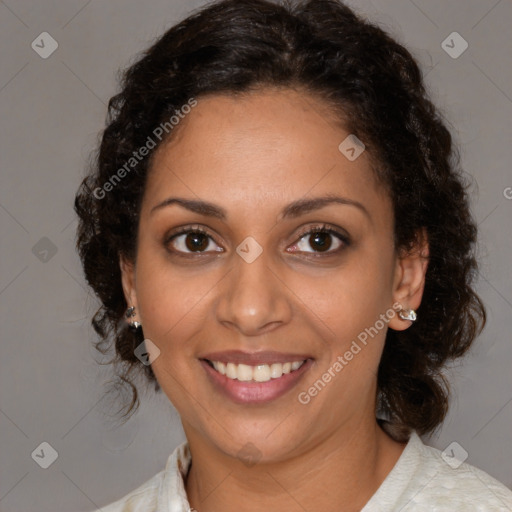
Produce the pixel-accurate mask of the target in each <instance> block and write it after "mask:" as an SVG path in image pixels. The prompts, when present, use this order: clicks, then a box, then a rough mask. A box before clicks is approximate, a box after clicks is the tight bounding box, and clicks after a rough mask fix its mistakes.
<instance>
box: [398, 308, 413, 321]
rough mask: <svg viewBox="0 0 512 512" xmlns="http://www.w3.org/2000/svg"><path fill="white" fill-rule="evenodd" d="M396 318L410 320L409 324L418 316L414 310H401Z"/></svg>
mask: <svg viewBox="0 0 512 512" xmlns="http://www.w3.org/2000/svg"><path fill="white" fill-rule="evenodd" d="M398 316H399V317H400V318H401V319H402V320H410V321H411V322H414V321H415V320H416V319H417V318H418V315H417V314H416V311H414V309H401V310H400V311H399V312H398Z"/></svg>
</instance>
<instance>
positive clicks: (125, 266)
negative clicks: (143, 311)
mask: <svg viewBox="0 0 512 512" xmlns="http://www.w3.org/2000/svg"><path fill="white" fill-rule="evenodd" d="M119 267H120V268H121V283H122V285H123V292H124V298H125V300H126V303H127V304H128V307H130V306H135V317H132V318H130V319H127V322H130V321H132V320H135V319H137V316H138V315H137V294H136V291H135V265H134V264H133V263H132V262H130V261H128V260H127V259H126V258H125V257H124V256H119ZM139 321H140V320H139Z"/></svg>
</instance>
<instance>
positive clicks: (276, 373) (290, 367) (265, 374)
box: [208, 360, 306, 382]
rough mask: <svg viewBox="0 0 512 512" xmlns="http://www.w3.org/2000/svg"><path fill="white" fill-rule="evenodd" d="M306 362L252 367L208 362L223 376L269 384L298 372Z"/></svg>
mask: <svg viewBox="0 0 512 512" xmlns="http://www.w3.org/2000/svg"><path fill="white" fill-rule="evenodd" d="M305 362H306V360H304V361H293V362H287V363H272V364H258V365H256V366H250V365H247V364H235V363H223V362H222V361H208V363H210V365H211V366H212V367H213V368H214V369H215V370H216V371H217V372H219V373H220V374H221V375H225V376H226V377H227V378H228V379H232V380H239V381H242V382H250V381H253V382H268V381H269V380H271V379H279V378H281V377H282V376H283V375H286V374H288V373H291V372H294V371H296V370H298V369H299V368H300V367H301V366H302V365H303V364H304V363H305Z"/></svg>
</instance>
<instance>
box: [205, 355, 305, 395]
mask: <svg viewBox="0 0 512 512" xmlns="http://www.w3.org/2000/svg"><path fill="white" fill-rule="evenodd" d="M200 362H201V364H202V365H203V368H204V369H205V371H206V375H208V377H209V379H210V381H211V382H212V383H213V385H214V386H215V387H216V388H217V389H218V390H220V391H221V392H222V393H223V394H224V395H226V396H227V397H228V398H230V399H231V400H232V401H233V402H235V403H238V404H262V403H266V402H270V401H272V400H275V399H276V398H279V397H281V396H283V395H284V394H285V393H287V392H288V391H290V390H291V389H292V388H293V387H294V386H295V385H296V384H297V383H298V382H299V380H300V379H301V377H302V375H304V373H305V372H307V371H308V369H309V368H310V366H311V365H312V364H313V361H312V360H311V359H307V360H306V362H305V363H303V365H302V366H301V367H300V368H299V369H298V370H294V371H293V372H290V373H286V374H284V375H282V376H281V377H279V378H278V379H270V380H269V381H267V382H254V381H248V382H247V381H240V380H234V379H230V378H228V377H226V376H225V375H222V374H221V373H219V372H218V371H217V370H214V369H213V368H212V367H211V366H210V365H209V364H208V363H207V362H206V361H204V360H202V361H200Z"/></svg>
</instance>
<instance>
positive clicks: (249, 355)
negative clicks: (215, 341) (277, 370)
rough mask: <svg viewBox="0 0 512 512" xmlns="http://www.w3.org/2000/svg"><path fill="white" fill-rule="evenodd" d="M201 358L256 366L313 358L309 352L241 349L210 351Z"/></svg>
mask: <svg viewBox="0 0 512 512" xmlns="http://www.w3.org/2000/svg"><path fill="white" fill-rule="evenodd" d="M199 359H207V360H208V361H220V362H221V363H234V364H247V365H249V366H256V365H258V364H272V363H293V362H294V361H304V360H306V359H312V358H311V356H310V355H308V354H287V353H284V352H275V351H265V352H263V351H262V352H243V351H241V350H226V351H224V352H210V353H209V354H205V355H203V356H201V357H200V358H199Z"/></svg>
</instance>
